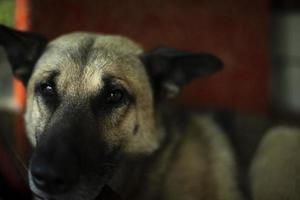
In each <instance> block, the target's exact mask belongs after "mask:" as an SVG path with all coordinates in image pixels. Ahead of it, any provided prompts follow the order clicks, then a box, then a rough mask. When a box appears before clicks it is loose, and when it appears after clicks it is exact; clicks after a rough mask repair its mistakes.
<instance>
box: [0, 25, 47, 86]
mask: <svg viewBox="0 0 300 200" xmlns="http://www.w3.org/2000/svg"><path fill="white" fill-rule="evenodd" d="M46 44H47V40H46V38H44V37H43V36H41V35H38V34H35V33H30V32H22V31H17V30H14V29H11V28H8V27H6V26H3V25H0V45H1V46H3V47H4V49H5V51H6V54H7V58H8V61H9V62H10V64H11V67H12V71H13V74H14V76H15V77H16V78H17V79H20V80H21V81H22V82H23V83H24V84H25V85H26V84H27V82H28V80H29V78H30V76H31V72H32V70H33V67H34V65H35V63H36V61H37V60H38V58H39V57H40V55H41V54H42V52H43V50H44V48H45V46H46Z"/></svg>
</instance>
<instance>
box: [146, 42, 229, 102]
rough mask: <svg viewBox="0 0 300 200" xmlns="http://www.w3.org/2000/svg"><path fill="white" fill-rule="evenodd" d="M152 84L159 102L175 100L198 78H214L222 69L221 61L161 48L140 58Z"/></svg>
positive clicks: (209, 55) (210, 57)
mask: <svg viewBox="0 0 300 200" xmlns="http://www.w3.org/2000/svg"><path fill="white" fill-rule="evenodd" d="M140 58H141V60H142V62H143V64H144V65H145V67H146V70H147V72H148V74H149V77H150V79H151V81H152V86H153V90H154V94H155V96H156V98H157V99H162V98H164V99H165V98H171V97H174V96H176V95H177V94H178V93H179V91H180V90H181V88H182V87H183V86H184V85H186V84H187V83H189V82H190V81H192V80H193V79H195V78H198V77H202V76H207V75H210V74H213V73H215V72H217V71H219V70H221V69H222V68H223V63H222V61H221V60H220V59H219V58H217V57H216V56H214V55H212V54H208V53H193V52H188V51H182V50H177V49H173V48H166V47H160V48H156V49H154V50H151V51H149V52H146V53H144V54H142V55H141V56H140Z"/></svg>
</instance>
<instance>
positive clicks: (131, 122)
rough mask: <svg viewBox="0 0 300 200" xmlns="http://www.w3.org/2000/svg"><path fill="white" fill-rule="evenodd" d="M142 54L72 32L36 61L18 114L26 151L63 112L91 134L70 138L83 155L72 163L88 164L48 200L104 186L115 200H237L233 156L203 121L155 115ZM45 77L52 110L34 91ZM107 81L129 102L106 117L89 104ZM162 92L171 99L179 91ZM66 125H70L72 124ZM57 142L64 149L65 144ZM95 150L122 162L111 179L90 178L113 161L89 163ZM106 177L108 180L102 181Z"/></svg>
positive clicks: (134, 47)
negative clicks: (53, 95)
mask: <svg viewBox="0 0 300 200" xmlns="http://www.w3.org/2000/svg"><path fill="white" fill-rule="evenodd" d="M142 52H143V50H142V48H141V47H140V46H139V45H138V44H136V43H134V42H132V41H131V40H129V39H127V38H124V37H121V36H110V35H99V34H91V33H72V34H68V35H64V36H62V37H59V38H58V39H56V40H54V41H52V42H50V43H49V44H48V45H47V47H46V49H45V51H44V52H43V54H42V56H41V57H40V58H39V60H38V62H37V64H36V65H35V68H34V71H33V74H32V76H31V78H30V80H29V83H28V87H27V94H28V98H27V109H26V114H25V119H26V125H27V126H26V127H27V133H28V137H29V138H30V140H31V142H32V144H33V146H35V145H36V139H37V138H42V139H43V138H46V139H47V138H48V137H42V136H43V134H46V133H48V132H47V131H45V130H47V129H50V128H53V127H56V126H53V124H54V125H56V124H59V125H60V126H62V125H61V120H65V118H64V117H65V116H67V114H69V115H70V113H71V118H70V119H71V120H74V119H75V120H78V122H80V121H81V120H86V121H84V122H86V124H82V126H83V127H84V128H86V126H87V128H90V127H89V126H93V129H91V130H92V133H93V134H91V133H89V132H88V130H90V129H87V131H81V132H75V131H74V134H73V135H71V138H72V139H73V137H78V138H77V140H75V139H74V141H73V140H72V141H73V143H75V144H76V148H77V150H78V151H79V152H80V153H81V154H80V156H82V152H81V151H84V152H83V154H84V155H85V156H83V158H82V157H80V159H82V160H84V159H85V157H88V158H89V160H87V161H88V164H85V163H83V166H82V168H83V169H84V170H82V171H83V174H80V175H81V176H80V179H79V180H78V181H77V182H76V183H75V185H74V186H73V187H72V188H71V190H69V191H67V192H66V193H63V194H58V196H57V198H56V196H55V198H56V199H59V200H69V199H72V200H93V199H95V197H96V196H97V195H98V194H99V193H100V192H101V189H102V187H103V186H104V184H108V185H109V186H110V187H111V188H113V190H114V191H115V192H117V193H118V194H119V195H120V196H121V197H122V198H123V199H131V200H141V199H143V200H152V199H161V200H239V199H242V197H241V194H240V191H239V189H238V184H237V180H236V169H235V168H236V164H235V161H234V156H233V153H232V150H231V148H230V145H229V142H228V141H227V138H226V136H225V134H224V133H222V131H221V129H220V128H219V127H218V126H217V125H216V124H215V123H214V122H213V121H212V120H210V119H208V118H203V117H199V116H197V115H193V116H192V117H189V118H188V119H189V120H190V121H188V120H187V119H180V115H181V113H177V112H175V111H174V110H173V109H172V108H171V109H169V110H168V109H166V108H165V107H162V109H161V108H155V107H154V106H155V102H154V97H153V94H154V92H153V91H152V90H153V88H152V87H151V85H150V80H149V79H150V78H149V75H148V74H147V72H146V69H145V67H144V65H143V63H142V61H141V60H140V58H139V55H140V54H141V53H142ZM54 72H55V73H56V74H55V73H54ZM53 74H54V76H55V80H54V81H55V87H56V88H55V90H56V91H57V93H58V96H59V98H60V99H59V100H60V105H59V106H58V107H57V108H56V110H55V111H53V110H51V109H50V108H49V106H47V104H46V103H44V102H43V100H42V99H41V97H39V95H36V92H35V89H36V85H40V83H41V82H43V81H47V80H48V79H51V76H53ZM107 77H109V79H110V81H112V82H114V83H117V84H119V85H122V87H124V88H126V90H127V91H128V92H129V93H130V94H131V95H132V96H134V97H135V100H134V101H135V102H134V104H131V105H123V106H120V107H118V108H115V109H114V110H113V111H111V112H110V113H109V114H106V115H104V114H102V115H101V114H99V115H97V114H95V113H93V112H94V111H93V110H92V106H91V104H92V103H91V102H92V100H95V98H96V97H97V95H99V91H101V90H102V89H103V88H104V86H105V79H106V78H107ZM165 86H166V85H165ZM168 87H169V86H168ZM167 89H168V88H167ZM169 89H170V90H171V93H170V95H171V96H172V95H173V94H175V93H177V92H178V89H179V87H178V88H177V87H176V88H174V87H173V88H170V87H169ZM80 114H82V116H78V115H80ZM69 115H68V117H70V116H69ZM72 117H74V118H72ZM64 123H68V122H64ZM69 124H72V125H73V126H76V125H77V124H74V122H73V121H70V122H69ZM63 125H64V124H63ZM88 125H89V126H88ZM49 127H50V128H49ZM62 127H63V128H64V126H62ZM50 130H52V129H50ZM84 130H86V129H84ZM135 130H136V133H135V134H133V133H134V131H135ZM72 131H73V130H72ZM72 131H69V132H68V131H65V132H63V133H61V132H59V131H57V130H56V129H55V131H53V132H51V134H50V133H48V134H49V135H50V136H49V138H51V139H53V138H56V137H59V136H61V135H58V136H57V135H56V134H57V133H59V134H66V135H67V136H70V133H73V132H72ZM75 134H76V135H75ZM68 139H69V138H68ZM82 140H83V141H82ZM52 141H53V140H52ZM54 141H56V140H54ZM84 141H88V142H85V143H84ZM98 141H101V142H98ZM45 142H46V143H47V141H45ZM64 142H65V143H64V145H63V146H66V143H68V140H65V141H64ZM73 143H72V144H70V145H73ZM43 144H44V143H43ZM51 144H52V143H51ZM102 144H105V145H107V146H105V147H106V149H105V150H106V151H107V152H110V151H111V152H112V151H113V150H115V149H117V151H118V152H121V153H119V154H120V155H121V158H122V159H120V160H118V162H117V163H118V165H117V166H116V167H115V168H114V170H115V172H114V173H113V174H112V175H110V174H108V173H107V174H105V175H101V176H100V177H99V178H98V177H97V175H98V174H101V173H102V171H101V169H102V168H99V167H98V166H100V167H102V165H101V164H103V165H104V164H107V163H108V164H111V165H113V164H114V162H115V161H114V160H113V159H111V160H108V161H106V160H105V162H107V163H105V162H104V163H101V162H99V161H98V160H94V159H95V158H97V159H98V158H102V157H101V156H102V154H101V153H103V152H105V153H106V151H103V149H101V145H102ZM54 145H56V143H54ZM68 145H69V144H68ZM38 147H39V146H37V149H38ZM42 147H43V146H42ZM51 147H52V146H50V147H49V146H47V148H51ZM68 147H69V146H68ZM72 147H74V146H72ZM67 150H68V149H67ZM36 151H37V150H36ZM53 151H55V149H53ZM86 151H88V152H89V155H86ZM42 153H43V152H42ZM50 153H51V152H50ZM71 154H72V152H71ZM94 154H95V155H97V156H94ZM103 154H104V153H103ZM40 155H43V154H40ZM50 155H51V154H50ZM103 157H104V156H103ZM38 158H41V157H38ZM110 162H111V163H110ZM80 164H82V163H80ZM89 165H90V166H89ZM35 166H37V165H35ZM79 173H81V172H79ZM106 176H107V177H108V176H109V180H108V181H107V180H106V179H104V178H103V177H106ZM102 178H103V180H102ZM34 180H35V179H34V175H33V174H29V181H30V186H31V189H32V190H33V191H34V193H36V194H38V195H40V196H47V195H48V194H47V193H44V191H43V190H40V189H39V188H38V187H36V183H35V182H34Z"/></svg>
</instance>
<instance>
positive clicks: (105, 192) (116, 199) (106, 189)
mask: <svg viewBox="0 0 300 200" xmlns="http://www.w3.org/2000/svg"><path fill="white" fill-rule="evenodd" d="M37 196H38V197H39V198H40V199H43V200H56V198H55V197H46V198H45V197H44V198H43V197H41V196H39V195H37ZM92 200H121V197H120V195H119V194H118V193H117V192H115V191H114V190H113V189H112V188H111V187H110V186H108V185H104V186H103V188H102V189H101V190H100V192H99V194H98V195H97V196H96V197H95V198H94V199H92Z"/></svg>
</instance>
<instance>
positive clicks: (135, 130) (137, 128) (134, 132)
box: [133, 124, 140, 135]
mask: <svg viewBox="0 0 300 200" xmlns="http://www.w3.org/2000/svg"><path fill="white" fill-rule="evenodd" d="M139 128H140V126H139V125H138V124H136V125H135V126H134V129H133V135H137V133H138V131H139Z"/></svg>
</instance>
